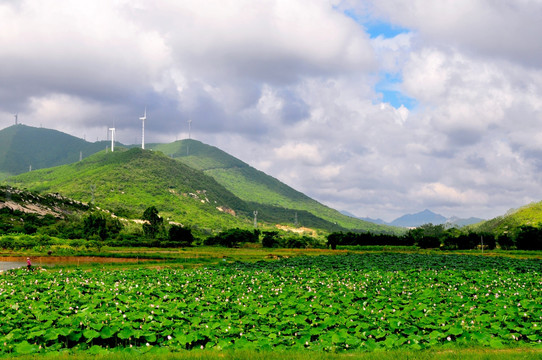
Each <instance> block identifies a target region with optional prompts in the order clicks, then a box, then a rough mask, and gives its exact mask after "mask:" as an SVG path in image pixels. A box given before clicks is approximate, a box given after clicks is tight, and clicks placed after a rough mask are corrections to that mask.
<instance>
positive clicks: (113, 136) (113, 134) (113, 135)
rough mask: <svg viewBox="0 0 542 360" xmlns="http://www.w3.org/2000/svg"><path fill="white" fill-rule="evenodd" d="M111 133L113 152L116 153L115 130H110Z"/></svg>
mask: <svg viewBox="0 0 542 360" xmlns="http://www.w3.org/2000/svg"><path fill="white" fill-rule="evenodd" d="M109 131H111V152H113V151H115V128H109Z"/></svg>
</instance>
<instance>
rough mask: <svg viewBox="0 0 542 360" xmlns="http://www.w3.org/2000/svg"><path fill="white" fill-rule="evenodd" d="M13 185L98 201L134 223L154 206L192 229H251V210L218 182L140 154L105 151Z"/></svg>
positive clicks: (161, 158) (161, 157)
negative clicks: (232, 213)
mask: <svg viewBox="0 0 542 360" xmlns="http://www.w3.org/2000/svg"><path fill="white" fill-rule="evenodd" d="M10 184H12V185H14V186H17V187H20V188H22V187H26V188H28V189H30V190H33V191H39V192H43V193H47V192H59V193H61V194H63V195H65V196H68V197H70V198H73V199H76V200H79V201H84V202H91V201H92V199H94V202H95V204H96V205H97V206H99V207H102V208H105V209H109V210H112V211H113V212H115V213H116V214H117V215H120V216H125V217H131V218H138V217H140V216H141V214H142V213H143V211H144V210H145V209H146V208H147V207H149V206H152V205H153V206H156V208H157V209H159V211H160V213H161V214H162V215H163V216H164V217H166V218H169V219H171V220H173V221H177V222H181V223H183V224H187V225H191V226H200V227H203V228H209V229H217V228H221V227H224V228H230V227H236V226H244V225H246V224H249V223H250V221H249V219H248V218H247V217H246V216H243V213H242V212H243V210H244V209H245V208H246V204H244V202H243V201H241V200H240V199H238V198H237V197H235V196H234V195H233V194H231V193H230V192H229V191H227V190H226V189H225V188H224V187H222V186H220V185H219V184H218V183H217V182H216V181H214V179H212V178H211V177H208V176H205V175H204V174H202V173H201V172H200V171H197V170H195V169H192V168H190V167H188V166H186V165H184V164H181V163H179V162H176V161H174V160H171V159H169V158H168V157H166V156H164V155H163V154H161V153H158V152H152V151H149V150H141V149H138V148H134V149H130V150H124V151H122V150H117V151H115V152H113V153H112V152H107V153H106V152H105V151H101V152H99V153H96V154H94V155H92V156H90V157H88V158H86V159H83V161H80V162H76V163H73V164H68V165H62V166H58V167H53V168H49V169H44V170H37V171H31V172H27V173H24V174H20V175H18V176H15V177H12V178H10ZM219 209H222V211H221V210H219ZM228 211H230V212H231V211H237V212H240V213H241V214H238V215H239V216H233V215H230V214H229V213H228Z"/></svg>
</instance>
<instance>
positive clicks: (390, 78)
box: [344, 10, 417, 110]
mask: <svg viewBox="0 0 542 360" xmlns="http://www.w3.org/2000/svg"><path fill="white" fill-rule="evenodd" d="M344 14H345V15H346V16H348V17H350V18H352V19H354V20H355V21H356V22H357V23H358V24H359V25H360V26H361V27H363V29H364V30H365V32H367V34H369V36H370V38H371V39H375V38H377V37H382V38H385V39H391V38H394V37H395V36H397V35H400V34H405V33H409V32H410V30H409V29H407V28H404V27H401V26H398V25H394V24H392V23H389V22H386V21H384V20H382V19H375V18H370V17H363V16H360V15H358V14H357V13H356V12H354V11H351V10H346V11H344ZM378 77H379V81H378V82H377V83H376V85H375V91H376V92H377V93H380V94H381V95H382V99H381V100H382V102H385V103H389V104H390V105H391V106H393V107H394V108H399V107H401V106H404V107H406V108H407V109H409V110H411V109H413V108H414V107H415V106H416V104H417V101H416V99H413V98H410V97H408V96H406V95H405V94H403V93H402V92H401V90H400V85H401V82H402V74H394V73H386V72H381V73H379V74H378Z"/></svg>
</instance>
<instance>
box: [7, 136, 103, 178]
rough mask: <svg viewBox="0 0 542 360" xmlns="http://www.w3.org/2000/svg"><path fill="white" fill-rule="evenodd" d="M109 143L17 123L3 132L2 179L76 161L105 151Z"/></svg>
mask: <svg viewBox="0 0 542 360" xmlns="http://www.w3.org/2000/svg"><path fill="white" fill-rule="evenodd" d="M106 146H107V142H105V141H103V142H96V143H90V142H88V141H85V140H83V139H79V138H77V137H74V136H71V135H68V134H65V133H62V132H60V131H56V130H50V129H42V128H35V127H31V126H26V125H13V126H10V127H8V128H6V129H3V130H2V131H0V180H1V179H3V178H6V177H8V176H9V175H16V174H21V173H23V172H26V171H29V169H30V167H32V169H33V170H36V169H44V168H49V167H52V166H57V165H63V164H69V163H73V162H76V161H78V160H79V156H80V155H82V156H83V157H87V156H89V155H91V154H94V153H96V152H98V151H100V150H104V149H105V147H106Z"/></svg>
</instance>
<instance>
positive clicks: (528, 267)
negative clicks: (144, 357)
mask: <svg viewBox="0 0 542 360" xmlns="http://www.w3.org/2000/svg"><path fill="white" fill-rule="evenodd" d="M540 273H542V265H541V263H540V261H539V260H537V259H532V260H518V259H512V258H498V257H497V258H495V257H491V258H486V257H481V256H457V255H423V254H400V253H396V254H390V253H388V254H386V253H381V254H357V255H343V256H341V255H336V256H318V257H296V258H290V259H284V260H279V261H272V262H265V261H260V262H257V263H251V264H249V263H240V262H236V263H231V264H228V263H223V264H221V266H216V267H209V268H205V269H194V270H182V271H179V270H171V269H161V270H160V271H156V270H153V269H137V270H123V271H107V270H104V269H100V270H98V271H82V270H73V271H70V270H68V271H62V272H57V271H43V272H39V273H36V272H34V273H30V272H27V271H25V270H14V271H9V272H7V273H6V274H5V275H3V276H2V277H0V288H1V289H3V291H2V292H0V301H1V303H2V304H3V310H2V311H3V312H4V313H3V318H2V332H1V333H0V343H2V344H3V346H2V347H1V348H0V356H8V355H11V356H13V355H24V354H28V353H46V352H58V351H62V350H64V349H66V348H72V349H79V350H84V349H86V350H88V351H91V352H92V353H99V352H101V351H103V350H105V349H108V351H115V350H118V351H123V353H124V351H125V349H129V348H130V347H132V346H133V347H136V348H137V347H139V348H140V349H147V350H149V349H164V348H167V349H168V350H169V351H177V350H186V349H202V348H204V349H214V350H216V351H221V352H222V351H224V350H247V349H258V350H259V351H266V350H267V351H284V350H300V351H301V350H302V351H314V352H315V354H317V353H320V352H338V351H345V352H348V351H353V354H352V355H353V356H355V354H356V351H368V352H375V353H377V352H380V351H384V350H390V349H403V350H413V351H414V350H421V349H436V348H438V349H443V348H444V349H448V350H451V351H453V350H454V349H458V348H464V347H467V346H469V347H470V346H481V347H486V348H502V347H508V348H513V347H516V346H529V347H539V340H540V339H541V337H542V332H541V330H540V326H541V322H540V316H539V315H540V312H541V311H542V289H541V288H540V286H539V278H540ZM224 284H227V286H225V285H224ZM518 284H521V286H518Z"/></svg>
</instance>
